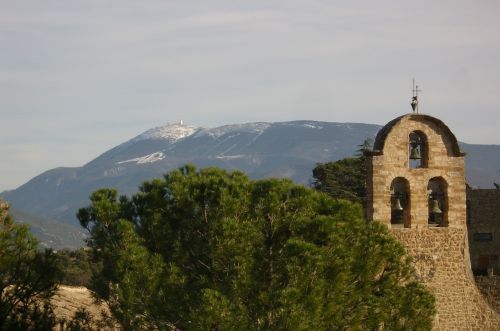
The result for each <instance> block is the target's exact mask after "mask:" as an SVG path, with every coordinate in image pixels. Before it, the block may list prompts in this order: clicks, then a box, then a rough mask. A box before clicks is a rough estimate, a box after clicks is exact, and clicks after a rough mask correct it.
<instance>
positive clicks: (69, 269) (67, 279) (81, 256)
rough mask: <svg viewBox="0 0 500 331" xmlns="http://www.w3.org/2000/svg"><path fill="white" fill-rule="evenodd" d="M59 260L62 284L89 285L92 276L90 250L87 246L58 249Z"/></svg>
mask: <svg viewBox="0 0 500 331" xmlns="http://www.w3.org/2000/svg"><path fill="white" fill-rule="evenodd" d="M57 261H58V264H59V267H60V270H61V275H60V284H63V285H69V286H85V287H89V286H90V284H91V278H92V267H93V265H92V263H91V261H90V252H89V251H88V250H87V249H85V248H80V249H78V250H69V249H63V250H60V251H57Z"/></svg>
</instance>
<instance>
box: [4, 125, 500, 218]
mask: <svg viewBox="0 0 500 331" xmlns="http://www.w3.org/2000/svg"><path fill="white" fill-rule="evenodd" d="M379 129H380V126H378V125H372V124H360V123H331V122H315V121H293V122H279V123H247V124H233V125H224V126H220V127H216V128H202V127H195V126H191V125H186V124H184V123H176V124H169V125H166V126H162V127H156V128H153V129H150V130H148V131H146V132H144V133H142V134H140V135H138V136H136V137H135V138H132V139H130V140H128V141H126V142H124V143H123V144H121V145H118V146H116V147H114V148H113V149H111V150H109V151H106V152H105V153H103V154H102V155H100V156H99V157H97V158H95V159H94V160H92V161H90V162H89V163H87V164H85V165H84V166H82V167H78V168H56V169H52V170H49V171H47V172H45V173H43V174H41V175H39V176H37V177H35V178H33V179H32V180H30V181H29V182H27V183H26V184H24V185H22V186H21V187H19V188H18V189H16V190H12V191H7V192H4V193H2V197H3V198H4V199H5V200H7V201H8V202H10V203H12V206H13V207H14V208H16V209H19V210H22V211H25V212H29V213H31V214H34V215H37V216H40V217H46V218H50V219H55V220H57V221H60V222H65V223H68V224H72V225H77V220H76V217H75V214H76V212H77V210H78V209H79V208H81V207H84V206H86V205H88V204H89V201H88V197H89V196H90V194H91V193H92V192H93V191H95V190H96V189H98V188H103V187H112V188H116V189H118V191H119V193H120V194H132V193H134V192H136V191H137V188H138V186H139V185H140V184H141V183H142V182H143V181H145V180H150V179H152V178H155V177H161V176H162V175H164V174H165V173H167V172H169V171H171V170H173V169H176V168H178V167H180V166H182V165H184V164H186V163H192V164H195V165H196V166H198V167H209V166H216V167H221V168H225V169H229V170H233V169H239V170H242V171H244V172H246V173H247V174H248V175H249V176H250V177H252V178H262V177H270V176H274V177H288V178H291V179H293V180H294V181H296V182H299V183H303V184H308V183H309V181H310V180H311V175H312V169H313V168H314V167H315V165H316V163H319V162H330V161H335V160H338V159H341V158H344V157H347V156H352V155H354V154H355V153H356V151H357V150H358V149H359V145H360V144H362V143H363V141H364V140H365V139H367V138H373V137H374V136H375V135H376V133H377V131H378V130H379ZM462 147H463V149H464V150H465V151H466V152H467V153H468V157H467V159H466V165H467V168H466V170H467V179H468V182H469V184H471V185H473V186H475V187H476V186H478V185H481V186H483V187H490V186H491V185H492V183H493V180H495V181H496V182H500V173H499V171H498V169H499V168H500V166H499V164H500V146H498V145H467V144H462Z"/></svg>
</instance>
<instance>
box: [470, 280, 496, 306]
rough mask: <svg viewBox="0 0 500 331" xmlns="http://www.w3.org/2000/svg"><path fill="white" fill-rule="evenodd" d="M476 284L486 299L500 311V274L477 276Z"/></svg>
mask: <svg viewBox="0 0 500 331" xmlns="http://www.w3.org/2000/svg"><path fill="white" fill-rule="evenodd" d="M475 278H476V284H477V287H478V288H479V291H481V293H482V294H483V296H484V297H485V298H486V301H488V303H489V304H490V305H491V307H493V309H495V310H496V312H497V313H500V277H499V276H477V277H475Z"/></svg>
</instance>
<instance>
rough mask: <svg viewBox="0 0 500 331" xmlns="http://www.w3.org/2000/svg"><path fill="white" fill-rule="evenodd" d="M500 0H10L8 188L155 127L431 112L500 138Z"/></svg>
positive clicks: (477, 139) (0, 81) (460, 127)
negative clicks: (416, 108)
mask: <svg viewBox="0 0 500 331" xmlns="http://www.w3.org/2000/svg"><path fill="white" fill-rule="evenodd" d="M499 13H500V2H499V1H498V0H491V1H486V0H476V1H461V0H453V1H451V0H446V1H443V0H440V1H435V0H433V1H427V0H424V1H401V0H399V1H380V0H379V1H353V0H349V1H332V0H328V1H326V0H325V1H320V0H307V1H306V0H303V1H296V0H286V1H285V0H282V1H272V0H263V1H258V0H246V1H237V0H228V1H210V0H200V1H189V0H185V1H168V0H161V1H160V0H158V1H154V0H147V1H137V0H134V1H129V0H117V1H111V0H108V1H106V0H72V1H65V0H59V1H55V0H54V1H50V0H45V1H39V0H31V1H23V0H11V1H7V0H0V155H1V162H0V192H1V191H2V190H4V189H13V188H16V187H17V186H19V185H21V184H23V183H24V182H26V181H27V180H29V179H30V178H32V177H34V176H35V175H38V174H40V173H41V172H43V171H45V170H48V169H50V168H53V167H57V166H80V165H83V164H84V163H86V162H88V161H90V160H91V159H93V158H95V157H96V156H98V155H99V154H101V153H103V152H104V151H106V150H107V149H109V148H111V147H113V146H115V145H117V144H119V143H121V142H124V141H125V140H127V139H129V138H132V137H133V136H135V135H137V134H139V133H141V132H142V131H145V130H147V129H149V128H151V127H154V126H159V125H164V124H166V123H168V122H175V121H178V120H180V119H182V120H184V122H186V123H189V124H194V125H201V126H216V125H221V124H229V123H241V122H252V121H288V120H298V119H309V120H321V121H333V122H363V123H375V124H385V123H386V122H388V121H389V120H391V119H392V118H394V117H396V116H399V115H402V114H404V113H407V112H409V111H411V108H410V105H409V101H410V97H411V87H412V86H411V85H412V78H413V77H415V78H416V79H417V84H419V85H420V88H421V89H422V91H423V92H422V93H421V94H420V95H421V103H420V110H421V112H422V113H427V114H430V115H432V116H436V117H438V118H440V119H442V120H443V121H445V123H447V124H448V125H449V127H450V128H451V130H452V131H453V132H454V133H455V134H456V136H457V138H458V139H459V140H461V141H465V142H468V143H486V144H500V111H499V108H500V107H499V104H500V19H498V14H499Z"/></svg>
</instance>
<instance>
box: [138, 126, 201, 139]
mask: <svg viewBox="0 0 500 331" xmlns="http://www.w3.org/2000/svg"><path fill="white" fill-rule="evenodd" d="M199 129H200V128H199V127H196V126H192V125H186V124H183V123H182V122H181V123H176V124H167V125H165V126H158V127H155V128H152V129H149V130H147V131H146V132H143V133H141V134H140V135H138V136H137V137H135V138H133V139H132V140H131V141H132V142H136V141H140V140H167V141H169V142H175V141H177V140H180V139H183V138H186V137H189V136H190V135H192V134H193V133H195V132H196V131H198V130H199Z"/></svg>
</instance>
